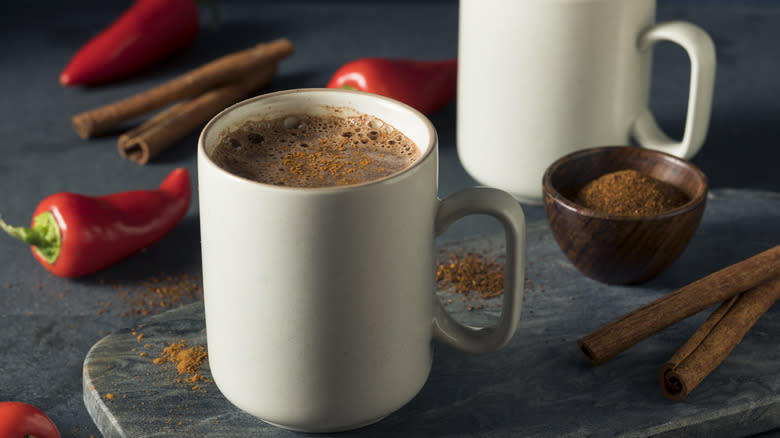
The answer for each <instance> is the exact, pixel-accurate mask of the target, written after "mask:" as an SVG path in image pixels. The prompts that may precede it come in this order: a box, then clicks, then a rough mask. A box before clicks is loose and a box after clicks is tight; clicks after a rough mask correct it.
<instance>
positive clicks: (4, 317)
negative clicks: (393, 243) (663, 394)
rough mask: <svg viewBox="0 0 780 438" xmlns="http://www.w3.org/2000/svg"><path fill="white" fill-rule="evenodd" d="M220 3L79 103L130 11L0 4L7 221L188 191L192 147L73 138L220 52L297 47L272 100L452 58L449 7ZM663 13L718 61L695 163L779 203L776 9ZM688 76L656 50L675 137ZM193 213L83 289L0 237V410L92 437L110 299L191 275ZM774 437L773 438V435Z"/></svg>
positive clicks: (665, 118)
mask: <svg viewBox="0 0 780 438" xmlns="http://www.w3.org/2000/svg"><path fill="white" fill-rule="evenodd" d="M215 3H217V5H218V7H219V8H220V12H221V26H220V27H219V28H218V29H217V30H209V29H207V28H204V29H203V30H202V31H201V33H200V34H199V36H198V38H197V40H196V41H195V43H194V44H193V45H192V46H190V47H189V48H188V49H186V50H184V51H183V52H181V53H179V54H177V55H174V56H172V57H171V58H169V59H168V60H166V61H165V62H163V63H161V64H160V65H159V66H157V68H155V69H152V70H150V71H147V72H144V73H143V74H140V75H138V76H135V77H134V78H132V79H129V80H126V81H123V82H120V83H117V84H113V85H109V86H104V87H99V88H88V89H84V88H63V87H61V86H60V85H59V83H58V80H57V78H58V75H59V73H60V71H61V69H62V68H63V67H64V66H65V64H66V63H67V62H68V60H69V59H70V57H71V56H72V54H73V53H74V52H75V50H76V49H77V48H78V47H79V46H80V45H81V44H83V43H84V42H85V41H86V40H87V39H88V38H89V37H90V36H91V35H94V34H95V33H96V32H97V31H99V30H100V29H102V28H103V27H105V26H106V25H107V24H108V23H109V22H111V21H112V20H113V19H114V18H115V17H116V16H117V15H118V14H119V13H120V12H121V11H122V10H123V9H124V8H126V7H127V6H128V5H129V2H128V1H95V0H92V1H81V2H76V3H72V2H54V1H45V2H3V4H2V5H0V38H1V41H2V42H3V47H2V49H0V84H2V87H3V92H4V96H3V99H2V100H0V151H2V154H0V157H1V158H0V187H2V193H3V196H2V203H0V214H2V217H3V218H4V219H5V220H6V221H7V222H9V223H13V224H27V223H29V220H30V215H31V213H32V211H33V210H34V209H35V206H36V205H37V203H38V202H39V201H40V200H41V199H43V198H44V197H45V196H47V195H49V194H51V193H54V192H57V191H72V192H81V193H86V194H105V193H111V192H115V191H121V190H127V189H130V188H141V187H143V188H152V187H155V186H156V185H158V184H159V182H160V181H162V179H163V178H164V177H165V175H167V173H168V172H169V171H170V170H171V169H172V168H174V167H178V166H183V167H186V168H188V169H190V171H191V172H192V177H193V183H194V182H195V177H196V173H195V172H196V169H195V143H196V138H197V133H192V134H190V135H189V136H187V137H185V138H184V139H182V140H181V141H179V142H178V143H177V144H176V145H175V146H174V147H172V148H170V149H169V150H168V151H166V152H165V153H163V154H162V155H161V156H159V157H158V158H157V159H156V160H154V161H153V162H151V163H150V164H148V165H147V166H139V165H136V164H135V163H131V162H129V161H125V160H122V159H121V158H120V157H119V155H118V153H117V150H116V138H115V137H104V138H98V139H94V140H91V141H84V140H81V139H79V138H78V137H77V135H76V134H75V132H74V131H73V129H72V127H71V124H70V117H71V116H72V115H73V114H76V113H78V112H81V111H84V110H87V109H90V108H93V107H95V106H98V105H101V104H104V103H107V102H110V101H114V100H117V99H119V98H123V97H125V96H128V95H130V94H132V93H135V92H138V91H142V90H145V89H147V88H149V87H150V86H153V85H156V84H158V83H160V82H161V81H163V80H165V79H167V78H170V77H172V76H174V75H176V74H179V73H181V72H183V71H186V70H188V69H190V68H192V67H194V66H196V65H198V64H201V63H203V62H206V61H208V60H210V59H213V58H215V57H217V56H220V55H222V54H225V53H227V52H230V51H233V50H237V49H240V48H244V47H248V46H250V45H253V44H255V43H257V42H261V41H266V40H270V39H274V38H277V37H287V38H289V39H290V40H292V42H293V44H294V45H295V48H296V52H295V54H294V55H293V56H291V57H290V58H288V59H287V60H285V61H283V63H282V64H281V67H280V70H279V73H278V75H277V77H276V78H275V79H274V81H273V83H272V84H271V86H270V88H269V89H270V90H281V89H287V88H298V87H317V86H323V85H324V84H325V83H326V82H327V80H328V79H329V77H330V75H331V74H332V73H333V72H334V71H335V70H336V68H337V67H338V66H340V65H341V64H343V63H344V62H346V61H348V60H350V59H354V58H357V57H363V56H390V57H410V58H421V59H441V58H448V57H454V56H456V54H457V20H458V16H457V12H458V8H457V2H456V1H428V2H423V1H420V2H414V1H400V2H399V1H390V0H388V1H384V2H383V1H371V2H359V1H344V2H316V1H311V2H300V1H290V2H285V3H283V4H277V2H267V3H266V2H250V1H246V2H239V1H223V2H215ZM659 3H660V4H659V6H658V19H659V20H666V19H683V20H687V21H691V22H694V23H696V24H698V25H700V26H701V27H703V28H704V29H705V30H707V31H708V32H709V33H710V35H712V37H713V40H714V41H715V44H716V47H717V55H718V65H717V68H718V70H717V78H716V87H715V94H714V102H713V113H712V120H711V125H710V131H709V135H708V138H707V141H706V143H705V145H704V147H703V149H702V151H701V152H700V153H699V154H698V155H697V156H696V157H695V158H694V159H693V162H694V163H695V164H697V165H698V166H700V168H701V169H702V170H703V171H704V172H705V173H706V174H707V176H708V177H709V180H710V185H711V187H713V188H715V189H721V188H736V189H750V190H766V191H773V192H780V173H778V171H777V163H778V161H780V147H778V145H777V138H780V123H779V122H780V117H778V116H780V111H779V110H780V103H779V102H780V84H779V81H778V77H779V75H778V73H779V72H780V58H778V57H777V41H780V26H778V24H780V4H777V3H776V2H772V1H768V0H767V1H758V0H753V1H740V2H731V1H728V0H682V1H677V0H675V1H673V0H660V1H659ZM204 14H206V15H207V14H208V12H207V11H206V10H204ZM205 21H208V18H206V19H205ZM688 74H689V67H688V63H687V59H686V56H685V54H684V52H683V51H682V50H681V49H679V48H678V47H676V46H673V45H671V44H667V43H662V44H661V45H659V46H658V47H657V48H656V52H655V58H654V76H653V81H654V82H653V92H652V100H651V106H652V108H653V109H654V111H655V112H656V114H657V117H658V120H659V123H660V124H661V126H662V127H664V128H665V129H666V130H667V131H668V132H669V133H670V134H672V135H674V136H679V135H680V133H681V132H682V128H683V117H684V112H685V103H686V101H687V87H688V85H687V84H688ZM455 105H456V104H453V105H450V106H448V107H447V108H445V109H443V110H441V111H439V112H438V113H436V114H433V115H432V116H431V119H432V121H433V122H434V124H435V125H436V127H437V129H438V131H439V136H440V141H441V151H440V155H441V172H440V194H441V195H442V196H446V195H447V194H449V193H452V192H454V191H456V190H458V189H460V188H463V187H467V186H470V185H473V184H474V181H473V180H472V179H471V178H469V176H468V175H467V174H466V173H465V171H464V170H463V168H462V167H461V165H460V163H459V162H458V159H457V155H456V152H455ZM526 213H527V215H528V216H529V219H530V220H533V219H541V218H543V217H544V216H543V212H542V211H541V209H540V208H539V207H532V206H526ZM197 214H198V203H197V199H194V200H193V205H192V207H191V208H190V210H189V212H188V214H187V217H185V219H184V220H183V221H182V223H181V224H180V225H179V226H178V227H177V228H176V229H175V230H174V231H173V232H171V233H170V234H169V235H168V236H166V237H165V238H164V239H163V240H162V241H161V242H160V243H159V244H157V245H154V246H153V247H151V248H149V249H148V250H147V251H145V252H143V253H141V254H138V255H137V256H134V257H131V258H130V259H128V260H126V261H125V262H123V263H121V264H119V265H116V266H114V267H112V268H109V269H108V270H106V271H103V272H101V273H99V274H96V275H93V276H89V277H86V278H83V279H79V280H63V279H60V278H57V277H54V276H52V275H51V274H49V273H48V271H45V270H44V269H43V268H42V267H41V266H40V265H38V263H37V262H36V261H35V260H34V259H33V257H32V255H30V254H29V251H28V250H27V249H26V248H25V247H24V246H23V245H20V244H17V243H16V242H13V241H12V240H11V239H9V238H6V237H0V248H2V249H1V250H0V400H20V401H26V402H29V403H32V404H35V405H37V406H39V407H40V408H41V409H43V410H44V411H46V412H47V413H48V414H49V415H50V416H51V417H52V419H53V420H54V421H55V422H56V423H57V424H58V426H59V428H60V430H61V432H62V433H63V436H74V437H89V436H90V435H95V436H99V432H98V431H97V429H96V428H95V426H94V424H93V423H92V420H91V418H90V417H89V415H88V413H87V410H86V408H85V407H84V403H83V401H82V391H81V367H82V363H83V360H84V356H85V355H86V352H87V351H88V350H89V348H90V347H91V346H92V345H93V344H94V343H95V342H97V341H98V340H99V339H101V338H102V337H103V336H105V335H106V334H108V333H111V332H115V331H117V330H120V329H122V328H125V327H131V326H132V325H133V324H134V323H135V321H137V319H138V317H136V316H132V315H130V316H124V317H123V316H120V315H121V314H123V313H124V312H126V311H127V310H128V308H129V304H128V303H127V301H126V299H125V300H123V299H122V298H120V297H118V295H117V285H119V284H121V285H125V286H126V287H128V288H129V287H131V286H132V287H134V286H135V285H140V284H143V283H144V282H146V281H148V279H149V278H150V277H152V276H154V275H159V274H165V273H189V274H191V275H194V276H197V275H198V274H199V271H200V248H199V235H198V220H197ZM752 220H760V218H752ZM778 226H780V225H778ZM494 228H495V224H494V223H492V222H491V220H489V219H483V218H474V219H470V220H464V221H462V222H460V223H458V224H456V226H455V227H453V229H452V230H451V231H450V233H449V236H450V237H457V236H465V235H471V234H475V233H491V232H493V229H494ZM125 298H126V297H125ZM108 302H111V303H112V304H111V305H108V304H107V303H108ZM767 435H771V436H780V431H776V432H775V433H771V432H770V433H769V434H767Z"/></svg>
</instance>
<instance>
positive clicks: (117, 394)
mask: <svg viewBox="0 0 780 438" xmlns="http://www.w3.org/2000/svg"><path fill="white" fill-rule="evenodd" d="M501 239H502V238H501V236H487V237H474V238H470V239H466V240H464V241H461V242H440V253H441V254H442V255H445V254H446V253H447V252H450V251H454V250H458V249H461V250H477V251H480V252H482V253H484V254H487V255H489V256H495V257H499V258H500V257H501V256H502V254H503V244H502V240H501ZM527 241H528V249H527V255H528V260H527V276H526V278H527V282H526V296H525V298H524V307H523V313H522V321H521V324H520V327H519V329H518V332H517V334H516V335H515V337H514V338H513V339H512V341H511V342H510V344H509V345H508V346H506V347H505V348H504V349H503V350H501V351H499V352H496V353H491V354H486V355H468V354H464V353H460V352H458V351H456V350H454V349H452V348H449V347H447V346H445V345H442V344H435V356H434V364H433V369H432V370H431V375H430V377H429V380H428V382H427V383H426V385H425V386H424V387H423V389H422V391H421V392H420V393H419V394H418V395H417V397H416V398H414V399H413V400H412V401H411V402H410V403H408V404H407V405H406V406H404V407H403V408H401V409H400V410H399V411H397V412H395V413H393V414H391V415H390V416H388V417H387V418H385V419H384V420H382V421H381V422H379V423H376V424H374V425H371V426H368V427H365V428H362V429H358V430H355V431H351V432H347V433H342V434H339V435H347V436H371V437H386V436H387V437H389V436H456V437H467V436H480V437H521V436H529V437H547V436H571V437H574V436H576V437H580V436H623V437H648V436H654V437H656V436H663V437H670V436H674V437H677V436H686V437H688V436H707V437H712V436H724V437H736V436H747V435H751V434H755V433H760V432H764V431H769V430H772V429H775V428H778V427H780V372H778V371H779V370H780V347H779V346H778V345H779V343H778V334H780V305H776V306H774V307H773V308H772V309H770V310H769V312H768V313H767V314H765V315H764V316H763V317H762V318H761V319H760V320H759V321H758V323H757V324H756V325H755V326H754V327H753V329H752V330H751V331H750V332H749V333H748V335H747V336H746V337H745V339H744V340H743V342H742V343H741V344H740V345H739V346H737V348H736V349H735V350H734V351H733V352H732V353H731V355H730V356H729V357H728V358H727V359H726V361H725V362H724V363H723V364H722V365H721V366H720V367H718V368H717V369H716V370H715V371H714V372H713V373H712V374H711V375H710V376H708V377H707V378H706V379H705V380H704V381H703V382H702V383H701V385H700V386H699V387H697V388H696V389H695V390H694V391H693V393H692V394H691V395H689V396H688V398H686V399H685V400H683V401H681V402H672V401H669V400H667V399H666V398H664V397H663V395H662V393H661V390H660V386H659V383H658V370H659V367H660V366H661V365H662V364H663V363H664V362H665V361H666V359H668V358H669V357H670V356H671V355H672V354H673V353H674V352H675V351H676V349H677V348H679V347H680V346H681V345H682V344H683V343H684V342H685V341H686V340H687V338H688V337H689V336H690V335H691V334H692V333H693V332H694V331H695V329H696V328H697V327H698V326H699V324H701V323H702V322H703V321H704V319H705V318H706V316H707V315H708V314H709V312H710V310H707V311H704V312H702V313H700V314H698V315H695V316H693V317H691V318H689V319H687V320H685V321H682V322H680V323H679V324H677V325H675V326H673V327H670V328H668V329H666V330H664V331H662V332H661V333H658V334H656V335H654V336H652V337H650V338H648V339H647V340H645V341H643V342H641V343H639V344H638V345H636V346H634V347H633V348H632V349H629V350H628V351H626V352H624V353H622V354H621V355H619V356H617V357H616V358H614V359H612V360H611V361H609V362H607V363H606V364H604V365H601V366H598V367H596V366H592V365H590V364H589V363H588V362H587V361H586V360H585V359H584V357H583V356H582V355H581V353H580V352H579V351H578V349H577V347H576V340H577V339H578V338H579V337H581V336H583V335H585V334H587V333H590V332H591V331H593V330H595V329H597V328H599V327H601V326H602V325H604V324H606V323H608V322H609V321H611V320H613V319H615V318H617V317H618V316H620V315H622V314H624V313H627V312H629V311H631V310H634V309H635V308H637V307H639V306H641V305H643V304H645V303H647V302H650V301H652V300H654V299H656V298H658V297H660V296H662V295H664V294H666V293H668V292H670V291H672V290H674V289H676V288H678V287H681V286H683V285H685V284H687V283H689V282H691V281H693V280H696V279H698V278H700V277H702V276H704V275H706V274H708V273H710V272H713V271H714V270H717V269H720V268H722V267H724V266H726V265H729V264H732V263H735V262H737V261H740V260H742V259H744V258H747V257H749V256H751V255H753V254H756V253H758V252H760V251H763V250H765V249H768V248H770V247H772V246H774V245H776V244H778V243H780V194H775V193H766V192H745V191H731V190H720V191H715V192H714V193H713V194H711V196H710V199H709V201H708V205H707V210H706V212H705V215H704V219H703V221H702V224H701V226H700V228H699V230H698V231H697V234H696V235H695V236H694V238H693V240H692V241H691V243H690V245H689V247H688V248H687V249H686V251H685V252H684V253H683V254H682V256H681V257H680V259H678V260H677V261H676V262H675V263H674V264H673V265H672V266H671V267H670V268H669V269H668V270H667V271H665V272H664V273H662V274H661V275H660V276H659V277H657V278H655V279H653V280H652V281H650V282H648V283H646V284H643V285H640V286H632V287H622V286H607V285H604V284H601V283H598V282H595V281H593V280H590V279H588V278H586V277H584V276H582V275H581V274H580V273H579V272H578V271H576V270H575V269H574V268H573V267H572V265H571V264H569V262H568V261H567V260H566V259H565V258H564V256H563V255H562V253H561V251H560V250H559V249H558V247H557V245H556V243H555V241H554V239H553V237H552V235H551V234H550V231H549V228H548V227H547V224H546V223H545V222H538V221H537V222H534V223H530V224H529V225H528V229H527ZM436 293H437V294H438V295H439V296H440V298H441V299H442V300H443V301H444V302H447V307H448V309H449V310H450V311H451V312H453V313H455V314H456V318H457V319H459V320H461V321H465V322H468V323H470V324H473V325H486V324H491V323H493V322H494V321H496V320H497V315H498V314H499V312H500V298H498V299H496V298H493V299H487V300H482V299H478V300H476V301H474V300H472V299H471V298H468V297H466V296H464V295H461V294H457V293H455V292H454V291H451V290H438V291H436ZM449 300H452V302H448V301H449ZM480 304H481V305H482V308H479V307H480ZM467 306H471V307H472V309H473V310H471V311H469V310H468V307H467ZM139 334H143V338H142V339H140V340H139V339H138V335H139ZM182 339H185V340H186V341H187V342H188V343H189V344H190V345H205V342H206V340H205V329H204V321H203V305H202V303H196V304H191V305H187V306H184V307H181V308H179V309H175V310H171V311H168V312H166V313H163V314H160V315H156V316H153V317H150V318H148V319H145V320H142V321H140V322H139V323H138V325H137V326H134V327H131V328H128V329H125V330H122V331H120V332H117V333H115V334H112V335H109V336H107V337H105V338H104V339H102V340H100V341H99V342H98V343H97V344H95V345H94V346H93V348H92V349H91V350H90V352H89V353H88V354H87V357H86V359H85V361H84V368H83V373H84V375H83V388H84V402H85V404H86V406H87V409H88V411H89V413H90V415H91V416H92V418H93V420H94V421H95V423H96V424H97V426H98V428H99V429H100V431H101V432H102V433H103V435H104V436H105V437H109V438H111V437H138V438H140V437H169V436H170V437H173V436H176V437H187V436H193V437H257V436H264V437H265V436H268V437H285V436H293V435H298V434H296V433H294V432H290V431H286V430H282V429H278V428H275V427H273V426H270V425H267V424H265V423H263V422H262V421H260V420H258V419H256V418H254V417H252V416H250V415H248V414H244V413H243V412H241V411H239V410H238V409H237V408H235V407H233V406H232V405H231V404H230V403H229V402H228V401H227V400H226V399H224V398H223V397H222V396H221V394H220V393H219V390H218V389H217V388H216V386H215V384H214V383H213V382H211V381H209V380H208V379H209V378H210V374H209V370H208V364H207V363H206V364H205V365H204V367H203V369H202V374H203V375H204V376H205V377H206V379H207V380H206V381H205V382H199V383H198V385H199V389H197V390H193V389H192V388H193V386H194V385H193V384H192V383H186V382H177V381H176V380H177V379H178V378H180V377H181V376H178V375H177V373H176V371H175V369H174V368H173V367H172V365H170V364H167V365H165V364H164V365H155V364H153V358H154V357H157V356H159V355H160V353H161V351H162V348H163V347H164V346H166V345H168V344H170V343H172V342H177V341H180V340H182ZM145 346H146V347H145ZM142 352H146V355H145V356H141V353H142ZM271 359H272V358H271ZM108 394H111V395H112V396H113V398H110V399H109V398H108Z"/></svg>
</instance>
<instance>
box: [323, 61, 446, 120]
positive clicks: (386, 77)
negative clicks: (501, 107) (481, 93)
mask: <svg viewBox="0 0 780 438" xmlns="http://www.w3.org/2000/svg"><path fill="white" fill-rule="evenodd" d="M457 70H458V61H457V60H456V59H448V60H445V61H412V60H407V59H388V58H361V59H356V60H354V61H350V62H348V63H346V64H344V65H343V66H342V67H341V68H339V69H338V70H336V73H335V74H334V75H333V77H332V78H331V79H330V82H328V88H351V89H355V90H361V91H367V92H369V93H375V94H380V95H382V96H387V97H391V98H393V99H396V100H399V101H401V102H403V103H405V104H407V105H410V106H412V107H414V108H415V109H417V110H419V111H420V112H422V113H424V114H430V113H432V112H434V111H436V110H438V109H440V108H442V107H443V106H445V105H447V104H448V103H449V102H450V101H452V99H454V98H455V94H456V91H457Z"/></svg>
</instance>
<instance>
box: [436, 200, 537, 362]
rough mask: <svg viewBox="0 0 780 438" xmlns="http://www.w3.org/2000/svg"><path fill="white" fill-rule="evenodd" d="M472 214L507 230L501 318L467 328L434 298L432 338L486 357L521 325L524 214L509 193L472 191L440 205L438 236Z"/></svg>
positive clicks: (504, 342)
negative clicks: (484, 324)
mask: <svg viewBox="0 0 780 438" xmlns="http://www.w3.org/2000/svg"><path fill="white" fill-rule="evenodd" d="M470 214H486V215H489V216H492V217H494V218H496V219H498V221H499V222H501V224H502V225H503V226H504V233H505V236H506V270H505V279H504V294H503V295H504V297H503V304H502V311H501V317H500V318H499V320H498V322H497V323H496V324H495V325H493V326H490V327H485V328H476V327H469V326H465V325H463V324H460V323H459V322H457V321H455V319H453V318H452V316H450V314H449V313H447V311H446V310H444V306H443V305H442V304H441V302H440V301H439V300H438V299H437V297H436V296H434V300H435V301H436V303H435V304H434V306H435V307H434V315H433V335H434V338H436V339H439V340H441V341H443V342H445V343H447V344H449V345H451V346H453V347H455V348H457V349H459V350H463V351H466V352H469V353H487V352H491V351H495V350H498V349H499V348H501V347H503V346H504V345H506V343H507V342H509V340H510V339H511V338H512V335H514V333H515V330H516V329H517V325H518V323H519V321H520V309H521V307H522V303H523V287H524V283H525V214H524V213H523V209H522V207H521V206H520V204H519V203H518V202H517V201H516V200H515V199H514V198H513V197H512V196H511V195H509V194H508V193H506V192H503V191H501V190H498V189H493V188H488V187H473V188H469V189H465V190H461V191H459V192H457V193H454V194H452V195H450V196H448V197H447V198H446V199H444V200H443V201H440V203H439V208H438V212H437V214H436V223H435V226H436V235H439V234H441V233H443V232H444V231H445V230H446V229H447V227H449V226H450V225H451V224H452V223H453V222H455V221H456V220H458V219H460V218H462V217H464V216H467V215H470Z"/></svg>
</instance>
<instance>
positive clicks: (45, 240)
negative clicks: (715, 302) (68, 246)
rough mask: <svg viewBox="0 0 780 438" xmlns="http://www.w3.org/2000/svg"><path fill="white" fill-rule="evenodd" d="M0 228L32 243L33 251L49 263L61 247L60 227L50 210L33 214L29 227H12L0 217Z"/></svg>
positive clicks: (56, 255) (57, 255) (58, 253)
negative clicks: (31, 224) (31, 223)
mask: <svg viewBox="0 0 780 438" xmlns="http://www.w3.org/2000/svg"><path fill="white" fill-rule="evenodd" d="M0 228H2V229H3V230H4V231H5V232H6V233H8V234H9V235H10V236H11V237H15V238H17V239H19V240H21V241H22V242H24V243H26V244H28V245H32V246H33V247H34V248H35V252H37V253H38V254H39V255H40V256H41V257H43V258H44V259H45V260H46V261H47V262H49V263H51V264H54V262H55V261H56V260H57V257H59V256H60V248H61V247H62V237H61V234H60V227H59V225H58V224H57V220H56V219H55V218H54V215H53V214H52V213H51V212H50V211H47V212H44V213H41V214H39V215H37V216H35V217H34V218H33V226H32V227H29V228H27V227H13V226H11V225H8V224H7V223H5V221H3V219H2V218H1V217H0Z"/></svg>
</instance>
